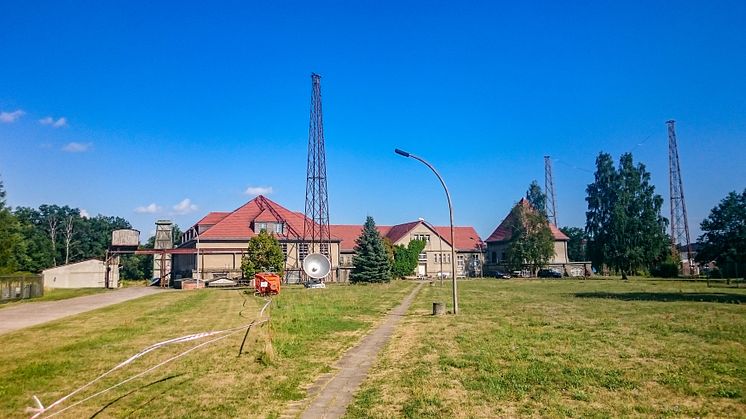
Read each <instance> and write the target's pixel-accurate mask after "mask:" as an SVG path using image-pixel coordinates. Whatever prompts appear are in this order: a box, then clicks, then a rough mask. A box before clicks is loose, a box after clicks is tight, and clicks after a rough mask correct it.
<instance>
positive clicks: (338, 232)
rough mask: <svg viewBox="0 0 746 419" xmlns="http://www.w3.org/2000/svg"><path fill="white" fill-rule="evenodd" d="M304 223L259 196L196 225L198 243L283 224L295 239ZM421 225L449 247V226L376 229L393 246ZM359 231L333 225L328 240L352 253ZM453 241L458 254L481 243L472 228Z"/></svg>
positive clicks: (239, 237) (458, 233) (408, 225)
mask: <svg viewBox="0 0 746 419" xmlns="http://www.w3.org/2000/svg"><path fill="white" fill-rule="evenodd" d="M305 220H306V217H305V215H303V214H301V213H299V212H293V211H290V210H288V209H287V208H285V207H283V206H282V205H279V204H277V203H276V202H274V201H272V200H270V199H268V198H267V197H265V196H263V195H259V196H257V197H256V198H254V199H252V200H251V201H249V202H247V203H245V204H244V205H242V206H241V207H239V208H237V209H236V210H234V211H232V212H211V213H209V214H207V215H206V216H204V217H203V218H202V219H201V220H199V221H198V222H197V223H196V224H195V225H198V226H200V230H201V234H200V235H199V237H200V239H201V240H248V239H250V238H251V237H254V236H255V235H256V234H255V233H254V231H253V230H252V224H253V223H254V222H257V221H269V222H283V223H285V233H284V234H282V235H281V237H282V238H293V239H298V238H300V237H301V236H302V235H303V224H304V222H305ZM420 224H423V225H425V226H427V227H428V228H429V229H430V230H432V231H433V232H434V233H435V234H436V235H438V236H440V237H441V238H442V239H443V241H445V242H446V243H448V244H449V245H450V230H449V227H448V226H433V225H431V224H429V223H427V222H425V221H423V220H417V221H411V222H408V223H403V224H397V225H394V226H380V225H379V226H376V229H377V230H378V232H379V233H380V234H381V237H384V238H388V239H389V240H391V241H392V242H394V243H395V242H397V241H399V240H401V239H402V238H403V237H405V236H406V235H407V234H409V233H410V232H411V231H412V230H413V229H414V228H415V227H417V226H418V225H420ZM362 231H363V226H362V225H354V224H352V225H350V224H336V225H335V224H332V225H330V226H329V234H330V236H331V239H332V241H337V240H339V242H340V250H341V251H352V250H353V249H354V247H355V241H356V240H357V238H358V237H360V234H361V233H362ZM454 238H455V242H456V246H455V247H456V250H461V251H478V250H479V249H480V246H481V245H482V243H483V242H482V239H481V238H480V237H479V234H477V232H476V231H475V230H474V228H473V227H454Z"/></svg>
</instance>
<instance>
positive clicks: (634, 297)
mask: <svg viewBox="0 0 746 419" xmlns="http://www.w3.org/2000/svg"><path fill="white" fill-rule="evenodd" d="M574 295H575V297H577V298H606V299H612V300H622V301H661V302H673V301H693V302H702V303H725V304H746V294H729V293H724V292H717V293H715V292H713V293H709V292H708V293H701V292H601V291H597V292H578V293H575V294H574Z"/></svg>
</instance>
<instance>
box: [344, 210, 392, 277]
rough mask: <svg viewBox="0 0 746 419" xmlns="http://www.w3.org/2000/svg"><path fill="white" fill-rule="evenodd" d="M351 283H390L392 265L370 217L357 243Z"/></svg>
mask: <svg viewBox="0 0 746 419" xmlns="http://www.w3.org/2000/svg"><path fill="white" fill-rule="evenodd" d="M352 265H353V268H352V272H350V282H353V283H357V282H389V281H390V280H391V263H390V262H389V257H388V255H387V254H386V248H385V246H384V244H383V239H382V238H381V235H380V234H379V233H378V230H377V229H376V223H375V221H373V217H370V216H369V217H368V218H367V219H366V220H365V225H364V226H363V232H362V233H361V234H360V237H358V238H357V240H356V241H355V256H353V257H352Z"/></svg>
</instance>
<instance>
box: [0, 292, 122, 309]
mask: <svg viewBox="0 0 746 419" xmlns="http://www.w3.org/2000/svg"><path fill="white" fill-rule="evenodd" d="M108 291H109V290H107V289H105V288H69V289H68V288H49V289H45V290H44V295H42V296H41V297H36V298H29V299H24V300H16V301H9V302H7V303H3V304H0V309H2V308H3V307H9V306H12V305H14V304H23V303H28V302H36V301H58V300H66V299H68V298H74V297H82V296H84V295H91V294H100V293H102V292H108Z"/></svg>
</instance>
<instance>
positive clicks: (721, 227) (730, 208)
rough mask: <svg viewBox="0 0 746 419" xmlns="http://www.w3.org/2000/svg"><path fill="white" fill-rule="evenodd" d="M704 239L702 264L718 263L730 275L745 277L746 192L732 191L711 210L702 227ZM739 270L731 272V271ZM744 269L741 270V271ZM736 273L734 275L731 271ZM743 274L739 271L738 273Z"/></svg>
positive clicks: (701, 256)
mask: <svg viewBox="0 0 746 419" xmlns="http://www.w3.org/2000/svg"><path fill="white" fill-rule="evenodd" d="M700 227H701V229H702V232H703V234H702V236H700V237H699V239H698V242H699V243H700V245H701V247H700V250H699V252H698V254H697V260H698V261H699V262H702V263H707V262H710V261H713V260H714V261H715V262H716V263H717V264H718V266H719V267H721V269H722V270H726V271H728V272H727V274H726V276H731V275H732V274H735V276H738V275H739V274H740V275H741V276H743V275H744V268H746V267H744V266H743V265H744V264H746V189H744V191H743V192H741V193H740V194H739V193H736V192H735V191H733V192H730V193H729V194H728V195H727V196H726V197H725V198H723V200H722V201H720V203H719V204H718V205H717V206H716V207H715V208H713V209H712V210H711V211H710V215H708V216H707V218H706V219H705V220H703V221H702V224H701V225H700ZM733 267H734V268H735V269H731V268H733ZM739 268H740V269H739ZM731 270H732V271H733V272H730V271H731ZM736 271H739V272H736Z"/></svg>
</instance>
